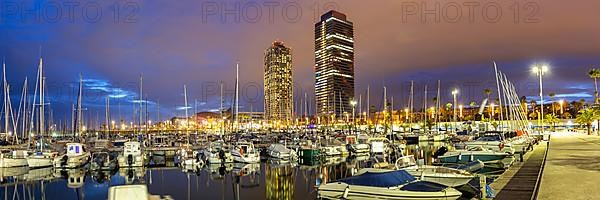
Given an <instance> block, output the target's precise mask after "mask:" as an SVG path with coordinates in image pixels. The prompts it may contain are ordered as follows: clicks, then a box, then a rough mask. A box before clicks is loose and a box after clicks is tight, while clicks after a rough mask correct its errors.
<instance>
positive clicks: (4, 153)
mask: <svg viewBox="0 0 600 200" xmlns="http://www.w3.org/2000/svg"><path fill="white" fill-rule="evenodd" d="M2 71H3V73H4V75H3V85H4V106H3V107H4V109H3V110H4V134H5V135H6V140H7V141H8V137H9V135H10V131H9V126H8V120H9V115H8V113H9V112H10V110H11V109H10V107H11V106H10V99H9V97H10V95H9V93H10V89H9V86H8V83H7V81H6V62H3V63H2ZM15 138H17V137H16V133H15ZM15 141H16V140H15ZM23 166H27V151H23V150H1V151H0V168H12V167H23Z"/></svg>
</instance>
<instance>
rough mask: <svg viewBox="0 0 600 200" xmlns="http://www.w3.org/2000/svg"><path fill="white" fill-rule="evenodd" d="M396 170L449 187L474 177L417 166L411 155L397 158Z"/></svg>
mask: <svg viewBox="0 0 600 200" xmlns="http://www.w3.org/2000/svg"><path fill="white" fill-rule="evenodd" d="M396 169H397V170H400V169H402V170H406V171H407V172H408V173H410V174H411V175H413V176H414V177H416V178H418V179H419V180H423V181H430V182H434V183H438V184H442V185H445V186H450V187H458V186H462V185H465V184H467V183H469V181H471V180H472V179H473V178H474V177H475V176H474V175H473V174H471V173H469V172H467V171H465V170H459V169H453V168H448V167H442V166H432V165H420V166H419V165H417V162H416V161H415V157H414V156H413V155H409V156H403V157H400V158H398V160H397V161H396ZM359 174H360V171H359Z"/></svg>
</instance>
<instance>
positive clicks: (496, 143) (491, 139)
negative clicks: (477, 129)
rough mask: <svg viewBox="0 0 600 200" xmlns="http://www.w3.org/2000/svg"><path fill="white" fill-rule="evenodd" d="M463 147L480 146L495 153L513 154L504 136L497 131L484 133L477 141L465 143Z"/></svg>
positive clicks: (510, 145)
mask: <svg viewBox="0 0 600 200" xmlns="http://www.w3.org/2000/svg"><path fill="white" fill-rule="evenodd" d="M464 145H465V148H469V147H475V146H481V147H483V148H484V149H489V150H492V151H496V152H504V153H509V154H514V153H515V150H514V149H513V148H512V144H511V142H510V141H507V140H506V139H505V137H504V134H503V133H502V132H498V131H488V132H485V133H483V134H482V135H481V136H480V137H478V138H477V139H475V140H472V141H468V142H465V143H464Z"/></svg>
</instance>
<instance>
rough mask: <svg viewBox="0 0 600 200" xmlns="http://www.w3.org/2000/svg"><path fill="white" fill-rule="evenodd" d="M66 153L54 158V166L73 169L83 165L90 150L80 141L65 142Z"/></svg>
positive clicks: (88, 159)
mask: <svg viewBox="0 0 600 200" xmlns="http://www.w3.org/2000/svg"><path fill="white" fill-rule="evenodd" d="M66 147H67V153H66V154H64V155H62V156H58V157H56V158H55V159H54V167H55V168H65V169H73V168H79V167H83V166H85V165H86V164H88V162H89V161H90V152H87V151H86V150H85V147H84V146H83V144H81V143H67V145H66Z"/></svg>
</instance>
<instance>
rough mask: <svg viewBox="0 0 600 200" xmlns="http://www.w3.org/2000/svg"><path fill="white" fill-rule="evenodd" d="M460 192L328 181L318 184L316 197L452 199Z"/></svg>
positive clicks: (401, 199)
mask: <svg viewBox="0 0 600 200" xmlns="http://www.w3.org/2000/svg"><path fill="white" fill-rule="evenodd" d="M460 196H461V193H460V192H459V191H458V190H456V189H453V188H447V189H445V190H443V191H439V192H414V191H404V190H398V189H388V188H382V187H369V186H359V185H348V184H345V183H329V184H325V185H321V186H319V189H318V197H319V198H323V199H395V200H409V199H410V200H413V199H426V200H454V199H458V198H459V197H460Z"/></svg>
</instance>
